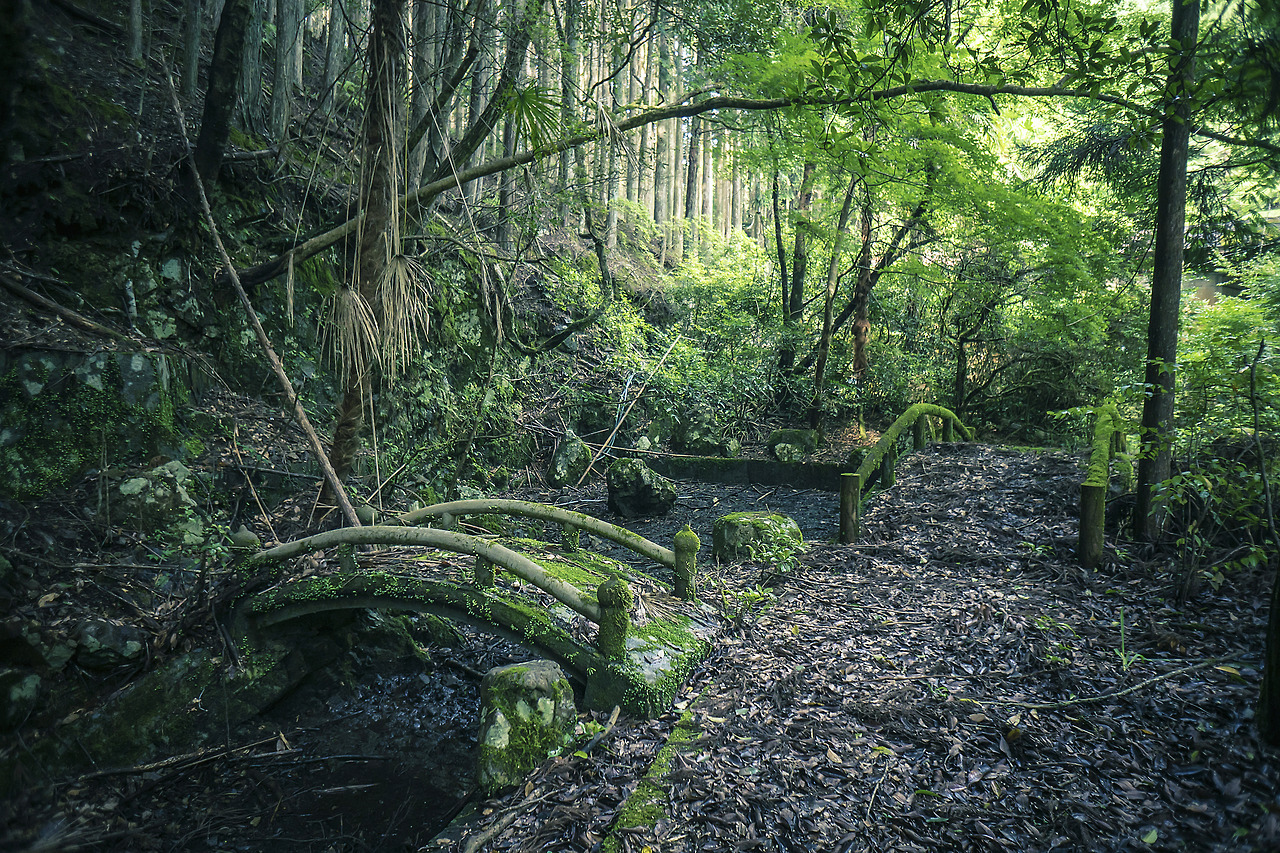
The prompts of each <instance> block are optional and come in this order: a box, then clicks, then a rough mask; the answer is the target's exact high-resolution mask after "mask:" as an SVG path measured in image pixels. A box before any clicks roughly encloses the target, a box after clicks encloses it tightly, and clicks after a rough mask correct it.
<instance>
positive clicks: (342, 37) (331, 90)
mask: <svg viewBox="0 0 1280 853" xmlns="http://www.w3.org/2000/svg"><path fill="white" fill-rule="evenodd" d="M346 43H347V14H346V0H329V27H328V29H327V30H326V32H325V50H324V77H323V78H322V79H321V81H320V107H321V109H323V110H330V109H332V108H333V102H334V97H335V96H336V95H337V93H338V76H339V75H340V74H341V73H342V66H343V64H344V63H345V61H346V50H345V49H344V48H345V47H346ZM415 58H416V54H415Z"/></svg>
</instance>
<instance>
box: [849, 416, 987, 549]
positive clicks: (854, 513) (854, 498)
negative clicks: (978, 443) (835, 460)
mask: <svg viewBox="0 0 1280 853" xmlns="http://www.w3.org/2000/svg"><path fill="white" fill-rule="evenodd" d="M928 417H935V418H938V419H939V420H941V421H942V439H943V441H950V440H951V438H952V432H953V431H958V432H959V433H960V435H961V437H962V438H964V440H965V441H973V433H972V432H971V431H970V430H969V428H968V427H966V426H965V425H964V423H963V422H962V421H961V420H960V418H959V417H958V416H957V415H956V413H955V412H953V411H951V410H950V409H946V408H943V407H942V406H935V405H933V404H932V403H916V404H915V405H913V406H910V407H909V408H908V409H907V410H906V411H905V412H903V413H902V414H901V415H899V416H898V419H897V420H896V421H894V422H893V423H892V424H891V425H890V426H889V428H888V429H887V430H885V431H884V433H882V434H881V436H880V440H879V441H877V442H876V443H875V445H874V446H873V447H872V448H871V450H869V451H868V452H867V455H866V456H865V457H863V460H862V464H861V465H859V466H858V470H857V471H854V472H851V473H848V474H844V475H842V476H841V477H840V541H841V542H842V543H844V544H846V545H847V544H849V543H851V542H856V541H857V540H858V538H859V537H860V536H861V535H862V522H861V519H860V518H859V513H860V511H861V510H860V505H861V503H862V487H863V485H864V484H866V483H869V482H870V481H871V474H872V472H873V471H875V470H876V468H877V467H879V468H880V472H881V478H880V479H881V485H882V486H883V487H885V488H888V487H890V486H892V485H893V453H892V452H891V451H892V450H893V446H894V444H895V443H896V442H897V440H898V438H899V436H901V435H902V433H903V432H904V431H905V430H906V428H907V427H912V428H913V429H912V440H913V443H914V445H915V448H916V450H921V449H923V448H924V446H925V444H927V443H928V442H927V440H926V436H925V429H924V428H925V426H926V425H927V421H926V420H925V418H928Z"/></svg>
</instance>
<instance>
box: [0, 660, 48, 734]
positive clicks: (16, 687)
mask: <svg viewBox="0 0 1280 853" xmlns="http://www.w3.org/2000/svg"><path fill="white" fill-rule="evenodd" d="M39 698H40V676H38V675H36V674H35V673H31V672H22V671H20V670H16V669H0V731H3V730H8V729H16V728H17V727H18V726H20V725H22V723H23V722H25V721H26V719H27V717H28V716H30V714H31V712H32V711H34V710H35V708H36V702H37V700H38V699H39Z"/></svg>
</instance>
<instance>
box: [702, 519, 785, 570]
mask: <svg viewBox="0 0 1280 853" xmlns="http://www.w3.org/2000/svg"><path fill="white" fill-rule="evenodd" d="M785 539H790V540H793V541H794V542H796V543H797V544H799V543H801V542H803V541H804V536H803V535H802V534H801V532H800V525H798V524H796V522H795V520H794V519H791V518H788V517H787V516H785V515H779V514H777V513H771V512H735V513H732V514H730V515H725V516H721V517H720V518H718V519H716V523H715V524H714V525H713V526H712V528H711V553H712V555H713V556H714V557H715V558H716V559H718V560H725V561H731V560H737V559H742V558H744V557H745V558H750V557H752V556H754V554H755V553H756V552H758V551H759V550H760V548H761V546H765V545H769V544H773V543H778V542H779V541H783V540H785Z"/></svg>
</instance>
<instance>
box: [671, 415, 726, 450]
mask: <svg viewBox="0 0 1280 853" xmlns="http://www.w3.org/2000/svg"><path fill="white" fill-rule="evenodd" d="M671 444H672V446H673V447H674V448H675V449H676V450H677V451H679V452H680V453H690V454H693V455H694V456H719V455H720V454H721V453H722V447H721V436H720V430H719V428H718V427H717V426H716V421H715V414H714V413H712V412H711V411H710V410H709V409H694V410H693V411H690V412H688V413H686V414H685V416H684V417H683V418H681V419H680V423H679V424H678V425H677V427H676V431H675V434H674V435H673V436H671Z"/></svg>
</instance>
